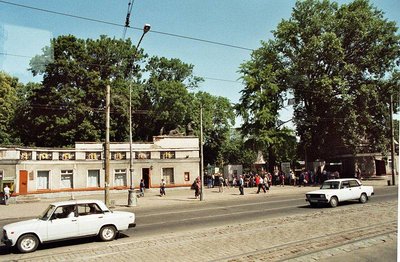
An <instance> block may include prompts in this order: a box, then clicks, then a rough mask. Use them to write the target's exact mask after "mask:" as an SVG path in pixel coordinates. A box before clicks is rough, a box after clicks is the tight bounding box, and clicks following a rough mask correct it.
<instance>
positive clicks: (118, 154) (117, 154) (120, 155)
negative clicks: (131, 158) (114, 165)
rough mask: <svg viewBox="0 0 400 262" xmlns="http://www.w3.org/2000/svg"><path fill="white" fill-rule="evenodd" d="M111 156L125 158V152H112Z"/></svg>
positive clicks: (115, 158) (117, 158) (118, 158)
mask: <svg viewBox="0 0 400 262" xmlns="http://www.w3.org/2000/svg"><path fill="white" fill-rule="evenodd" d="M111 158H112V160H124V159H126V152H112V153H111Z"/></svg>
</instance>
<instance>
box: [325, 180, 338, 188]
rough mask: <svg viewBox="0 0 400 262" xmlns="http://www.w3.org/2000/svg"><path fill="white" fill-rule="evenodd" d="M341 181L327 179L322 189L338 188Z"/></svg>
mask: <svg viewBox="0 0 400 262" xmlns="http://www.w3.org/2000/svg"><path fill="white" fill-rule="evenodd" d="M339 184H340V182H339V181H325V182H324V183H323V184H322V186H321V189H338V188H339Z"/></svg>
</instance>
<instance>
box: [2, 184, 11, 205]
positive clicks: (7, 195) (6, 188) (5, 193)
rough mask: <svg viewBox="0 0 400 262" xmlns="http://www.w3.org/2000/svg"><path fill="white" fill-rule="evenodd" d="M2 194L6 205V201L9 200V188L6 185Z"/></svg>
mask: <svg viewBox="0 0 400 262" xmlns="http://www.w3.org/2000/svg"><path fill="white" fill-rule="evenodd" d="M3 192H4V204H5V205H8V199H9V198H10V188H9V187H8V185H7V184H6V186H5V187H4V189H3Z"/></svg>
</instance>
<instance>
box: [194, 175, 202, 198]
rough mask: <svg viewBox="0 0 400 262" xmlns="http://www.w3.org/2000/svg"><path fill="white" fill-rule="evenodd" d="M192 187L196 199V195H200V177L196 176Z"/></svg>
mask: <svg viewBox="0 0 400 262" xmlns="http://www.w3.org/2000/svg"><path fill="white" fill-rule="evenodd" d="M193 187H194V197H195V198H196V199H197V198H198V197H200V194H201V191H200V187H201V181H200V177H197V178H196V180H195V181H194V182H193Z"/></svg>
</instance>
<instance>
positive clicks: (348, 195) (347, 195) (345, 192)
mask: <svg viewBox="0 0 400 262" xmlns="http://www.w3.org/2000/svg"><path fill="white" fill-rule="evenodd" d="M339 198H340V201H347V200H350V199H352V192H351V188H350V184H349V181H342V183H341V185H340V196H339Z"/></svg>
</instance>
